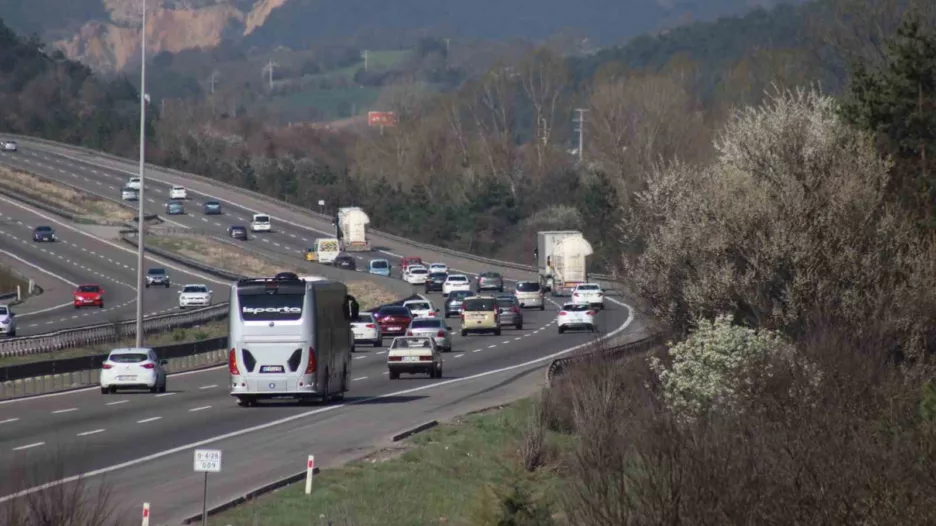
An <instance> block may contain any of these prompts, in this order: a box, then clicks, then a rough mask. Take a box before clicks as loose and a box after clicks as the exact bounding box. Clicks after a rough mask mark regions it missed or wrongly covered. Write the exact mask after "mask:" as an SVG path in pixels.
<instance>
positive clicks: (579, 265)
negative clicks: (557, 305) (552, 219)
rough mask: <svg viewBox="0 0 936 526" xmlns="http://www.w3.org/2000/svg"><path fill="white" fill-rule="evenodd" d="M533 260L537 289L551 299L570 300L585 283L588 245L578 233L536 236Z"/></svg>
mask: <svg viewBox="0 0 936 526" xmlns="http://www.w3.org/2000/svg"><path fill="white" fill-rule="evenodd" d="M536 237H537V240H536V252H537V254H536V256H537V266H538V268H539V278H540V286H541V287H543V289H544V290H546V291H550V292H552V295H553V296H570V295H571V294H572V289H574V288H575V286H576V285H578V284H579V283H585V282H587V281H588V261H587V258H588V256H590V255H592V254H593V253H594V250H593V249H592V246H591V244H590V243H589V242H588V241H587V240H586V239H585V238H584V237H583V236H582V233H581V232H579V231H577V230H553V231H548V232H537V235H536Z"/></svg>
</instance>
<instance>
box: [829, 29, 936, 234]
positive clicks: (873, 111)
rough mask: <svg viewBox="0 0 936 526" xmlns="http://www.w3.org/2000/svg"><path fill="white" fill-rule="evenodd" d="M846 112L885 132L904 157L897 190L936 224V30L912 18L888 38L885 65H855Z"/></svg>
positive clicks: (890, 148)
mask: <svg viewBox="0 0 936 526" xmlns="http://www.w3.org/2000/svg"><path fill="white" fill-rule="evenodd" d="M842 115H843V116H844V117H845V118H846V119H847V120H848V121H849V122H851V123H853V124H855V125H856V126H858V127H860V128H862V129H865V130H868V131H869V132H872V133H875V134H877V135H878V136H879V137H880V139H881V141H882V143H883V145H884V151H885V153H888V154H891V155H894V156H895V157H896V158H897V159H898V160H899V164H898V166H897V170H895V176H896V177H895V179H894V181H893V184H894V186H895V187H896V188H895V189H896V191H897V192H898V193H899V195H900V196H901V197H902V198H903V199H905V200H907V201H908V203H909V204H911V206H913V207H914V208H915V209H916V210H919V211H921V212H922V213H921V215H922V216H925V217H926V219H927V223H928V224H929V226H930V227H934V226H936V222H934V217H933V212H934V206H936V202H934V200H936V177H934V174H933V173H932V170H931V168H930V167H929V166H928V162H927V153H928V154H929V157H931V158H932V157H933V156H934V155H936V30H934V28H933V27H932V26H927V25H925V24H924V22H923V20H922V19H921V18H920V17H919V16H915V15H914V16H908V17H906V19H905V21H904V23H903V24H902V25H901V26H900V28H899V29H898V30H897V34H896V35H895V36H894V37H893V38H892V39H890V40H888V41H887V43H886V52H885V56H884V64H883V65H882V66H881V67H879V68H869V67H867V66H865V65H864V64H863V63H861V62H859V63H857V64H856V65H855V68H854V75H853V78H852V81H851V83H850V84H849V89H848V99H847V101H846V102H845V104H844V105H843V107H842ZM929 164H932V160H930V161H929Z"/></svg>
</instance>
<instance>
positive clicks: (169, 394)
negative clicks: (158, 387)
mask: <svg viewBox="0 0 936 526" xmlns="http://www.w3.org/2000/svg"><path fill="white" fill-rule="evenodd" d="M174 394H175V393H163V394H158V395H156V396H154V397H153V398H162V397H164V396H172V395H174Z"/></svg>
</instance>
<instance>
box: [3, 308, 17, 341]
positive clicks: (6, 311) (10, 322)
mask: <svg viewBox="0 0 936 526" xmlns="http://www.w3.org/2000/svg"><path fill="white" fill-rule="evenodd" d="M0 334H6V335H7V336H16V315H15V314H14V313H13V311H12V310H10V306H9V305H0Z"/></svg>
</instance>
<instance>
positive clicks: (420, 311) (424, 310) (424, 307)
mask: <svg viewBox="0 0 936 526" xmlns="http://www.w3.org/2000/svg"><path fill="white" fill-rule="evenodd" d="M403 306H404V307H406V308H407V309H409V311H410V312H412V313H413V318H434V317H435V315H436V313H437V312H439V309H436V308H435V307H433V306H432V304H431V303H429V302H428V301H426V300H409V301H404V302H403Z"/></svg>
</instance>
